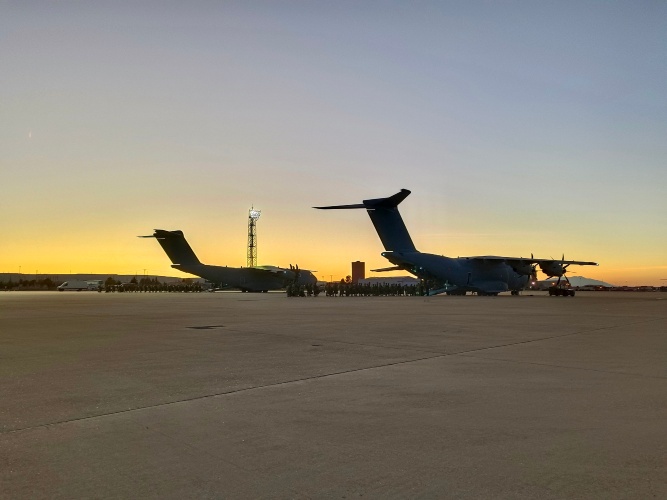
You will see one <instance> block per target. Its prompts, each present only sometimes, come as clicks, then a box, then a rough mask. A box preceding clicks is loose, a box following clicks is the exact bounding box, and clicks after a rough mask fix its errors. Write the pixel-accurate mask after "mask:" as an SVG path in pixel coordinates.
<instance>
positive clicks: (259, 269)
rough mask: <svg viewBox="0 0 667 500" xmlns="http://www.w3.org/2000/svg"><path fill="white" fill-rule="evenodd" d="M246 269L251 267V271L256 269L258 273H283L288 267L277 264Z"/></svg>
mask: <svg viewBox="0 0 667 500" xmlns="http://www.w3.org/2000/svg"><path fill="white" fill-rule="evenodd" d="M248 269H252V270H253V271H257V272H260V273H270V274H284V273H285V271H289V269H284V268H282V267H277V266H256V267H251V268H248Z"/></svg>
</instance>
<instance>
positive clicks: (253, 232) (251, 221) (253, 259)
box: [247, 207, 262, 267]
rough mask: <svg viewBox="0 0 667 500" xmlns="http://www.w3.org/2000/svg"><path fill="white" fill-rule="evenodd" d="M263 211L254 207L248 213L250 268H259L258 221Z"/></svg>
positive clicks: (248, 263) (248, 264)
mask: <svg viewBox="0 0 667 500" xmlns="http://www.w3.org/2000/svg"><path fill="white" fill-rule="evenodd" d="M261 213H262V212H261V211H259V210H255V209H254V207H253V208H251V209H250V210H249V211H248V262H247V266H248V267H255V266H257V227H256V225H257V220H258V219H259V216H260V215H261Z"/></svg>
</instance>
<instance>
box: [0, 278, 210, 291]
mask: <svg viewBox="0 0 667 500" xmlns="http://www.w3.org/2000/svg"><path fill="white" fill-rule="evenodd" d="M61 284H62V281H59V282H55V281H53V280H52V279H51V278H48V277H47V278H42V279H32V280H28V279H19V280H18V281H14V280H12V279H11V278H10V279H9V280H8V281H0V290H4V291H8V290H26V291H32V290H56V289H57V288H58V286H60V285H61ZM98 291H99V292H202V291H204V287H203V286H202V284H201V283H200V282H191V281H190V280H187V279H183V280H182V281H181V282H172V281H170V282H169V283H162V282H160V281H159V280H158V279H157V278H141V279H140V280H137V278H136V277H134V278H132V279H131V280H130V281H129V282H127V283H123V282H121V281H119V280H116V279H114V278H112V277H111V276H110V277H108V278H107V279H106V281H104V284H103V285H102V286H101V287H100V288H99V290H98Z"/></svg>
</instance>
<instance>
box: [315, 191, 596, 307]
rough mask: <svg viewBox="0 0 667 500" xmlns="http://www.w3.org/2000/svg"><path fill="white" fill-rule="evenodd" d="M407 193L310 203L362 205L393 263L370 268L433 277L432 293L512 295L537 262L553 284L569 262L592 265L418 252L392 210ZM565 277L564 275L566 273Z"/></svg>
mask: <svg viewBox="0 0 667 500" xmlns="http://www.w3.org/2000/svg"><path fill="white" fill-rule="evenodd" d="M409 194H410V191H408V190H407V189H401V191H400V192H398V193H396V194H395V195H393V196H389V197H388V198H377V199H373V200H364V201H363V202H362V203H358V204H354V205H335V206H328V207H313V208H318V209H320V210H334V209H354V208H365V209H366V210H367V211H368V215H369V216H370V218H371V221H372V222H373V225H374V226H375V230H376V231H377V233H378V236H379V237H380V240H382V244H383V245H384V249H385V250H386V252H382V256H383V257H384V258H386V259H387V260H388V261H389V262H391V263H392V264H395V266H394V267H387V268H383V269H374V271H398V270H405V271H408V272H409V273H411V274H414V275H415V276H417V277H419V278H421V279H427V280H433V281H435V282H438V283H440V285H441V286H440V288H438V290H435V291H434V293H442V292H446V293H448V294H450V295H465V294H466V292H476V293H477V294H478V295H497V294H498V293H500V292H506V291H511V292H512V295H518V294H519V291H520V290H523V289H524V288H525V287H526V285H527V284H528V282H529V280H530V278H531V277H532V276H533V275H534V274H535V269H536V267H537V266H538V265H539V266H540V269H541V270H542V272H543V273H544V274H546V275H547V276H549V277H552V276H558V283H559V284H560V279H561V278H562V277H565V273H566V272H567V268H568V267H569V266H570V265H573V264H574V265H579V266H597V263H595V262H582V261H576V260H565V259H564V256H563V258H561V259H560V260H555V259H534V258H533V257H532V255H531V258H530V259H528V258H523V257H497V256H494V255H485V256H480V257H458V258H451V257H444V256H441V255H433V254H430V253H424V252H420V251H418V250H417V249H416V248H415V245H414V244H413V243H412V238H410V234H409V233H408V229H407V228H406V227H405V223H404V222H403V219H402V217H401V214H400V213H399V211H398V205H399V204H400V203H401V202H402V201H403V200H404V199H405V198H407V196H408V195H409ZM565 279H566V280H567V277H565ZM557 288H558V286H557ZM558 289H559V290H560V288H558ZM566 292H569V291H567V290H563V293H562V295H574V293H566ZM559 295H560V294H559Z"/></svg>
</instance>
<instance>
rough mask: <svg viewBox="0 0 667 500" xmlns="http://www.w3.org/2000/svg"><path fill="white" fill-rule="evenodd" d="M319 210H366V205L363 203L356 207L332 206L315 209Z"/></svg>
mask: <svg viewBox="0 0 667 500" xmlns="http://www.w3.org/2000/svg"><path fill="white" fill-rule="evenodd" d="M313 208H317V209H318V210H343V209H347V208H366V205H364V204H363V203H357V204H356V205H331V206H329V207H313Z"/></svg>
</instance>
